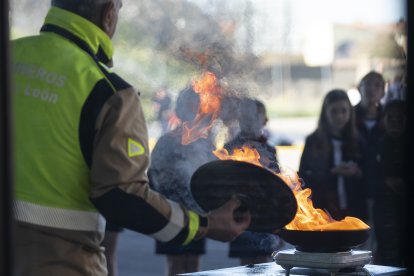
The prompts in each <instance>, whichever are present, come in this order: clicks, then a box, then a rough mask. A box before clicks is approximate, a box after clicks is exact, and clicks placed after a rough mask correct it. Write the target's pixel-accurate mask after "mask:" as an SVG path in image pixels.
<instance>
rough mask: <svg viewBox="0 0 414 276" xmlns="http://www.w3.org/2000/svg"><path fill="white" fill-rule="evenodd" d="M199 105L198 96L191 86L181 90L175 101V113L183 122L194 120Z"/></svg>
mask: <svg viewBox="0 0 414 276" xmlns="http://www.w3.org/2000/svg"><path fill="white" fill-rule="evenodd" d="M199 107H200V96H199V95H198V94H197V93H196V92H194V90H193V89H192V87H191V86H188V87H186V88H185V89H183V90H181V91H180V93H179V94H178V97H177V101H176V103H175V113H176V114H177V117H178V118H180V120H181V121H183V122H190V121H192V120H194V118H195V116H196V115H197V112H198V109H199Z"/></svg>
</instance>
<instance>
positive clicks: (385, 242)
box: [374, 100, 409, 267]
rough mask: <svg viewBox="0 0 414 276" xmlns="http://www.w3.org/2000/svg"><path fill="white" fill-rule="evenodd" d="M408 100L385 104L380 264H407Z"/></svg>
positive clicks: (378, 211) (378, 206)
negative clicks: (406, 150)
mask: <svg viewBox="0 0 414 276" xmlns="http://www.w3.org/2000/svg"><path fill="white" fill-rule="evenodd" d="M405 112H406V104H405V102H404V101H402V100H393V101H390V102H389V103H387V104H386V106H385V108H384V114H383V120H384V128H385V136H384V137H383V138H382V139H381V140H380V142H379V153H378V159H379V162H380V171H379V172H380V175H381V182H380V183H379V185H378V193H377V197H376V198H375V203H374V226H375V234H376V238H377V251H376V256H375V260H376V262H375V263H376V264H380V265H387V266H399V267H404V266H407V265H408V263H407V260H406V259H405V255H404V253H405V252H404V246H405V245H404V243H405V241H406V240H405V237H406V235H405V234H406V233H405V232H404V231H405V229H406V218H407V217H408V216H409V214H408V212H407V206H406V205H405V204H406V190H407V189H406V181H405V178H404V169H405V163H404V161H405V160H404V154H405V145H406V141H405V129H406V117H405V116H406V115H405V114H406V113H405Z"/></svg>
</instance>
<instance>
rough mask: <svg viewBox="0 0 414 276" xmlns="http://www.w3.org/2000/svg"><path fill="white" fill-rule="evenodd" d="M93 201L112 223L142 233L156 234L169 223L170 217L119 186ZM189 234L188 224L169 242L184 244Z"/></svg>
mask: <svg viewBox="0 0 414 276" xmlns="http://www.w3.org/2000/svg"><path fill="white" fill-rule="evenodd" d="M91 201H92V203H93V204H94V205H95V207H96V208H97V209H98V211H99V212H100V213H101V214H102V215H103V216H104V217H105V219H107V220H109V221H111V223H114V224H116V225H119V226H121V227H125V228H127V229H130V230H133V231H136V232H139V233H142V234H146V235H151V234H154V233H156V232H158V231H160V230H161V229H162V228H164V227H165V226H166V225H167V224H168V223H169V220H168V218H165V217H164V216H163V215H161V214H160V213H159V212H157V210H156V209H155V208H153V207H152V206H151V205H150V204H148V203H147V202H146V201H145V200H144V199H142V198H140V197H137V196H135V195H131V194H128V193H126V192H124V191H122V190H121V189H119V188H114V189H112V190H111V191H109V192H107V193H105V194H104V195H102V196H100V197H97V198H91ZM187 236H188V225H186V226H185V227H184V228H183V229H182V230H181V231H180V232H179V233H178V235H176V236H175V237H174V238H173V239H172V240H171V241H169V242H168V243H171V244H182V243H183V242H184V241H185V239H186V238H187Z"/></svg>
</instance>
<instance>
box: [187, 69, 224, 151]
mask: <svg viewBox="0 0 414 276" xmlns="http://www.w3.org/2000/svg"><path fill="white" fill-rule="evenodd" d="M192 86H193V90H194V91H195V92H196V93H198V94H199V96H200V107H199V109H198V111H197V115H196V117H195V119H194V120H193V121H192V122H184V123H183V134H182V137H181V143H182V144H184V145H187V144H190V143H192V142H194V141H196V140H197V139H199V138H207V136H208V130H209V129H210V128H211V127H212V126H213V121H214V120H215V119H217V117H218V114H219V110H220V103H221V92H222V88H221V86H220V85H219V83H218V81H217V77H216V75H214V74H213V73H212V72H206V73H204V74H203V75H202V76H201V78H200V79H198V80H194V81H193V83H192Z"/></svg>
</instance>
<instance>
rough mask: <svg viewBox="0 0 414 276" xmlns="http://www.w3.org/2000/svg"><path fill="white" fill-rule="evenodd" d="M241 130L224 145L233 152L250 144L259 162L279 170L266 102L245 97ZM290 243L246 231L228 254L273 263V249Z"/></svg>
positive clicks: (246, 261) (249, 261)
mask: <svg viewBox="0 0 414 276" xmlns="http://www.w3.org/2000/svg"><path fill="white" fill-rule="evenodd" d="M238 120H239V127H240V133H239V134H238V135H237V136H236V137H235V138H234V139H233V140H231V141H229V142H228V143H226V144H225V145H224V148H225V149H227V150H228V152H229V153H230V154H231V153H233V150H234V149H239V148H242V147H243V146H247V147H249V148H252V149H255V150H257V152H258V153H259V154H260V159H259V161H260V163H261V164H262V165H263V166H264V167H267V168H269V169H270V170H272V171H275V172H279V167H278V163H277V156H276V149H275V147H272V146H270V145H269V144H268V143H267V138H268V137H267V136H266V135H265V134H266V132H265V131H264V130H265V126H266V123H267V121H268V118H267V113H266V107H265V105H264V104H263V103H262V102H261V101H259V100H256V99H249V98H245V99H242V100H241V101H240V106H239V108H238ZM287 247H288V244H287V243H285V242H284V241H283V240H282V239H281V238H279V237H278V236H276V235H274V234H268V233H258V232H251V231H245V232H244V233H243V234H241V235H240V236H239V237H237V238H236V239H235V240H234V241H231V242H230V249H229V257H230V258H239V259H240V264H241V265H247V264H257V263H265V262H270V261H271V260H272V258H271V254H272V253H273V252H274V251H278V250H281V249H286V248H287Z"/></svg>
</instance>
